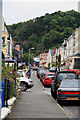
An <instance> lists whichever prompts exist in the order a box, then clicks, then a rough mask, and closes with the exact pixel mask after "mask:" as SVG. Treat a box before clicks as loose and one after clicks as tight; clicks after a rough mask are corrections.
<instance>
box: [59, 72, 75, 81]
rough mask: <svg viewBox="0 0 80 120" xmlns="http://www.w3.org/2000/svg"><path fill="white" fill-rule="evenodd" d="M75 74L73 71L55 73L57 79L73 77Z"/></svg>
mask: <svg viewBox="0 0 80 120" xmlns="http://www.w3.org/2000/svg"><path fill="white" fill-rule="evenodd" d="M75 78H77V75H76V74H75V73H59V74H58V75H57V80H64V79H75Z"/></svg>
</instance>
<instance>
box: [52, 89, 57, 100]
mask: <svg viewBox="0 0 80 120" xmlns="http://www.w3.org/2000/svg"><path fill="white" fill-rule="evenodd" d="M51 95H52V97H53V98H56V94H55V92H53V90H52V88H51Z"/></svg>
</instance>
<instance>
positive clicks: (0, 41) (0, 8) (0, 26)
mask: <svg viewBox="0 0 80 120" xmlns="http://www.w3.org/2000/svg"><path fill="white" fill-rule="evenodd" d="M1 68H2V0H0V120H1V91H2V89H1Z"/></svg>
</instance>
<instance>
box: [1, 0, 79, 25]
mask: <svg viewBox="0 0 80 120" xmlns="http://www.w3.org/2000/svg"><path fill="white" fill-rule="evenodd" d="M78 2H79V0H3V10H2V13H3V17H4V19H5V22H6V24H7V25H11V24H15V23H19V22H24V21H27V20H30V19H34V18H36V17H40V16H43V15H45V14H46V13H54V12H55V11H59V10H61V11H68V10H72V9H73V10H76V11H78Z"/></svg>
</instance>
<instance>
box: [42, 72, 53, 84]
mask: <svg viewBox="0 0 80 120" xmlns="http://www.w3.org/2000/svg"><path fill="white" fill-rule="evenodd" d="M54 76H55V73H52V72H48V73H45V74H44V76H43V78H42V83H43V85H44V86H51V83H52V80H53V79H54Z"/></svg>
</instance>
